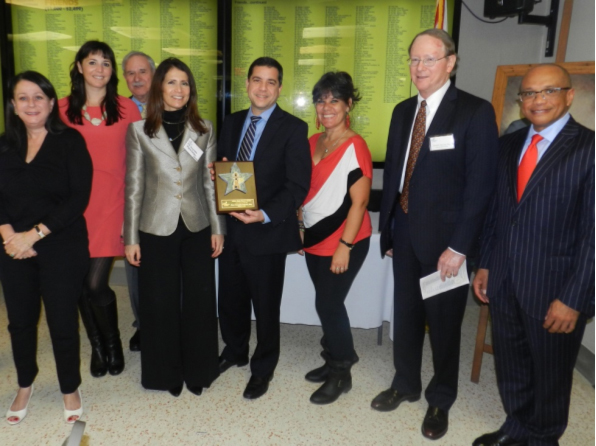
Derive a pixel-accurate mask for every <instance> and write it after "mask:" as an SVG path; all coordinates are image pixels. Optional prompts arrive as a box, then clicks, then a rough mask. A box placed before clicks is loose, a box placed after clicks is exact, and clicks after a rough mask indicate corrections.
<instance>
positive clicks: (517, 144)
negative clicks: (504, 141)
mask: <svg viewBox="0 0 596 446" xmlns="http://www.w3.org/2000/svg"><path fill="white" fill-rule="evenodd" d="M528 131H529V130H526V131H524V132H522V131H520V132H519V135H518V136H517V137H516V138H515V139H514V140H513V142H512V143H511V146H510V147H511V150H509V154H508V157H507V159H506V163H507V185H508V186H509V187H508V189H509V195H510V198H511V200H513V201H512V202H513V203H516V204H517V166H518V164H519V163H518V160H519V155H520V153H521V151H522V149H523V147H524V141H525V140H526V137H527V136H528Z"/></svg>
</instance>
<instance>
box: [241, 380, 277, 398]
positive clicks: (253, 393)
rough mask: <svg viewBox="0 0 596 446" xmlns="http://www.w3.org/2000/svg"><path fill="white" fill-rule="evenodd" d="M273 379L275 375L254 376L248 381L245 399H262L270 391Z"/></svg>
mask: <svg viewBox="0 0 596 446" xmlns="http://www.w3.org/2000/svg"><path fill="white" fill-rule="evenodd" d="M272 379H273V374H271V375H269V376H264V377H262V378H261V377H258V376H254V375H252V376H251V377H250V379H249V380H248V384H247V385H246V389H244V394H243V396H244V398H246V399H247V400H256V399H257V398H260V397H262V396H263V395H265V394H266V393H267V390H269V382H271V380H272Z"/></svg>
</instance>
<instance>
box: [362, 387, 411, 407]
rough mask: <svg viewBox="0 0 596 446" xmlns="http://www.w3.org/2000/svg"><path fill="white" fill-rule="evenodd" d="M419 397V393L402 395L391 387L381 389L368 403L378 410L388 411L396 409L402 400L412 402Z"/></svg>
mask: <svg viewBox="0 0 596 446" xmlns="http://www.w3.org/2000/svg"><path fill="white" fill-rule="evenodd" d="M419 399H420V394H418V395H404V394H402V393H399V392H398V391H397V390H395V389H393V388H392V389H387V390H383V391H382V392H381V393H379V394H378V395H377V396H376V397H375V399H374V400H372V403H370V407H372V408H373V409H375V410H378V411H380V412H390V411H392V410H395V409H397V408H398V407H399V405H400V404H401V403H403V402H404V401H408V402H410V403H413V402H415V401H418V400H419Z"/></svg>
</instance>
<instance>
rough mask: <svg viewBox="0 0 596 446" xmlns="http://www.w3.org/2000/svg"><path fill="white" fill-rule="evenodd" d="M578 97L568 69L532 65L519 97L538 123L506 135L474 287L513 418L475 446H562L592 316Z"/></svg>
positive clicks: (590, 206) (588, 205)
mask: <svg viewBox="0 0 596 446" xmlns="http://www.w3.org/2000/svg"><path fill="white" fill-rule="evenodd" d="M573 96H574V91H573V88H571V79H570V77H569V73H567V71H566V70H564V69H563V68H561V67H559V66H557V65H553V64H545V65H540V66H538V67H535V68H533V69H531V70H530V71H529V72H528V73H527V74H526V76H525V77H524V78H523V80H522V84H521V88H520V93H519V97H520V101H521V110H522V112H523V114H524V115H525V116H526V118H527V119H528V120H530V122H531V123H532V127H531V128H529V129H522V130H519V131H517V132H515V133H512V134H509V135H506V136H503V137H502V138H501V140H500V145H501V152H500V159H499V165H498V169H499V170H498V172H499V177H498V184H497V191H496V194H495V196H494V198H493V201H492V204H491V207H490V208H489V213H488V215H487V220H486V224H485V228H484V234H483V240H482V252H481V260H480V269H479V271H478V273H477V275H476V278H475V279H474V291H475V292H476V294H477V296H478V297H479V299H480V300H482V301H483V302H486V303H488V301H489V297H490V313H491V317H492V322H493V346H494V352H495V363H496V370H497V383H498V385H499V391H500V393H501V398H502V400H503V406H504V408H505V412H506V413H507V419H506V421H505V423H504V424H503V425H502V426H501V428H500V429H499V430H498V431H496V432H492V433H490V434H485V435H483V436H481V437H479V438H477V439H476V441H474V445H475V446H481V445H483V446H487V445H526V444H527V445H556V444H558V439H559V438H560V437H561V435H563V432H564V431H565V428H566V426H567V419H568V416H569V400H570V393H571V384H572V378H573V368H574V365H575V361H576V359H577V354H578V351H579V347H580V344H581V340H582V336H583V333H584V328H585V325H586V319H587V318H589V317H592V316H593V315H594V132H593V131H591V130H589V129H587V128H585V127H583V126H581V125H580V124H578V123H577V122H575V120H574V119H573V118H572V117H571V116H570V115H569V113H568V110H569V107H570V106H571V102H572V101H573ZM536 135H538V136H536ZM528 169H529V170H528ZM489 272H490V276H489Z"/></svg>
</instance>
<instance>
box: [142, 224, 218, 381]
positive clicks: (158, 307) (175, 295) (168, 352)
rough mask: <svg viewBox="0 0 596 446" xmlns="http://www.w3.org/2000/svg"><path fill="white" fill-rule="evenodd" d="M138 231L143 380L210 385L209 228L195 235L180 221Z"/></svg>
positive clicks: (213, 364)
mask: <svg viewBox="0 0 596 446" xmlns="http://www.w3.org/2000/svg"><path fill="white" fill-rule="evenodd" d="M139 235H140V245H141V266H140V268H139V293H140V310H141V320H142V321H143V348H142V350H141V372H142V373H141V375H142V377H141V383H142V385H143V387H145V388H147V389H155V390H168V389H172V388H174V387H177V386H180V385H182V384H183V383H186V384H187V386H201V387H209V386H210V385H211V383H212V382H213V381H214V380H215V379H216V378H217V377H218V376H219V368H218V350H219V349H218V339H217V314H216V306H215V305H216V304H215V266H214V260H213V259H212V258H211V252H212V251H211V228H210V227H208V228H206V229H204V230H202V231H200V232H196V233H193V232H190V231H189V230H188V229H187V228H186V226H185V225H184V223H183V222H182V220H180V222H179V223H178V227H177V229H176V230H175V231H174V233H173V234H171V235H169V236H156V235H152V234H147V233H144V232H140V233H139ZM181 293H182V302H181V300H180V295H181Z"/></svg>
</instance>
